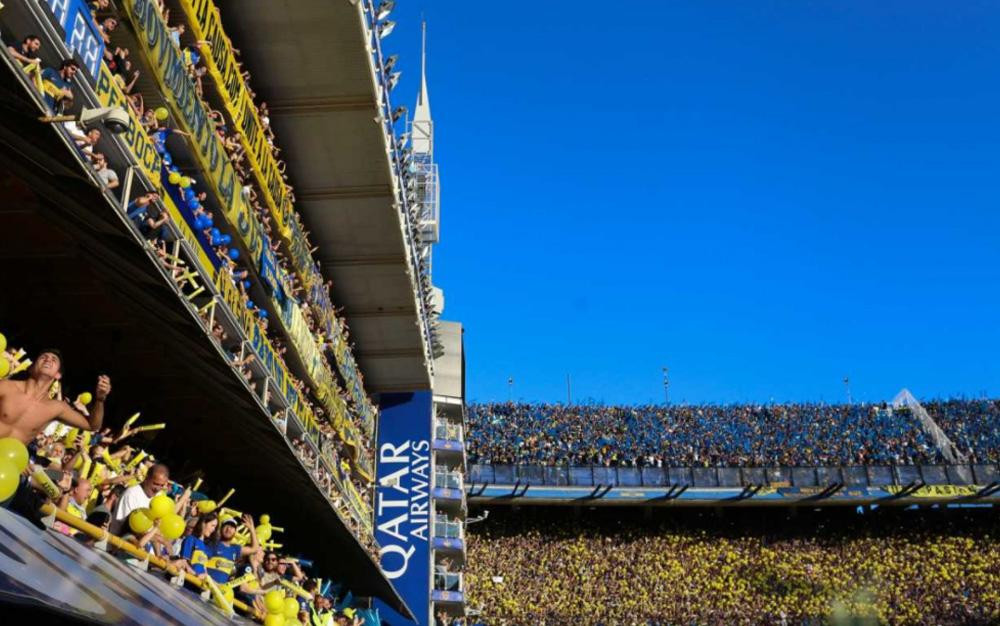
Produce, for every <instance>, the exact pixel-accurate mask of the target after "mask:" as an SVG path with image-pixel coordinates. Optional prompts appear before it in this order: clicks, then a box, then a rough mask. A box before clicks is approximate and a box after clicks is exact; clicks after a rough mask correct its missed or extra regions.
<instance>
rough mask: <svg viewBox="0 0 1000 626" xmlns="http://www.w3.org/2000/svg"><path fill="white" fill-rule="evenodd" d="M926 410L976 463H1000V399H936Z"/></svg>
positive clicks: (925, 404) (926, 404)
mask: <svg viewBox="0 0 1000 626" xmlns="http://www.w3.org/2000/svg"><path fill="white" fill-rule="evenodd" d="M923 407H924V408H925V409H927V413H928V414H929V415H930V416H931V419H933V420H934V421H935V422H936V423H937V425H938V426H940V427H941V429H942V430H944V432H945V434H946V435H947V436H948V438H949V439H951V441H952V443H954V444H955V447H956V448H957V449H958V451H959V453H960V454H964V455H966V456H967V458H968V460H969V461H970V462H972V463H1000V400H989V399H979V400H934V401H931V402H925V403H924V404H923Z"/></svg>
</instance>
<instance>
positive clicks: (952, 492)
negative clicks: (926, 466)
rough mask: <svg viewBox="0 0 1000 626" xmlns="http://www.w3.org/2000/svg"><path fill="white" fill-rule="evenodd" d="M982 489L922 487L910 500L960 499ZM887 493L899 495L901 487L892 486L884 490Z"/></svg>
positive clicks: (955, 486) (963, 486)
mask: <svg viewBox="0 0 1000 626" xmlns="http://www.w3.org/2000/svg"><path fill="white" fill-rule="evenodd" d="M980 489H982V487H980V486H978V485H924V486H923V487H920V488H919V489H917V490H916V491H914V492H913V493H911V494H909V496H910V497H911V498H960V497H962V496H974V495H976V494H977V493H978V492H979V490H980ZM885 490H886V491H888V492H889V493H899V492H900V491H902V490H903V487H900V486H899V485H892V486H890V487H886V488H885Z"/></svg>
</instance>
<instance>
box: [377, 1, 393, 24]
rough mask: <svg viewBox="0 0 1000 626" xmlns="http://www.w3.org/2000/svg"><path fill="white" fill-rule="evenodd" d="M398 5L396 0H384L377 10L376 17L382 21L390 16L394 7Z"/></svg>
mask: <svg viewBox="0 0 1000 626" xmlns="http://www.w3.org/2000/svg"><path fill="white" fill-rule="evenodd" d="M395 6H396V0H383V1H382V2H381V3H380V4H379V5H378V9H376V10H375V19H377V20H378V21H380V22H381V21H382V20H384V19H385V18H387V17H389V14H390V13H392V9H393V8H394V7H395Z"/></svg>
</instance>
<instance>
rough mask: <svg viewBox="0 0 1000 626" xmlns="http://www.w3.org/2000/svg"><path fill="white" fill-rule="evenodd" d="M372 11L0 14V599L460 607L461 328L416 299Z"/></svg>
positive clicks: (136, 9)
mask: <svg viewBox="0 0 1000 626" xmlns="http://www.w3.org/2000/svg"><path fill="white" fill-rule="evenodd" d="M278 5H281V6H278ZM391 5H392V3H391V2H390V3H381V4H378V5H376V4H375V3H374V2H372V1H371V0H363V1H361V2H357V1H354V2H348V1H347V0H343V1H337V2H326V1H320V0H296V1H295V2H291V1H288V2H279V3H272V4H271V5H270V9H271V10H269V11H257V10H249V11H248V10H247V4H246V3H229V2H221V3H218V5H217V3H215V2H213V0H155V1H153V0H96V1H89V2H84V1H83V0H68V1H62V0H59V1H56V0H29V1H26V2H14V3H10V2H8V3H3V4H0V35H2V39H3V49H4V50H3V54H2V55H0V56H2V59H3V60H2V62H0V257H2V258H3V259H4V262H3V267H2V269H0V289H2V290H3V292H4V293H7V294H16V296H14V297H9V298H0V331H2V332H3V333H5V334H4V335H0V342H2V343H3V345H2V346H0V353H2V354H0V411H2V414H3V421H2V422H0V449H2V450H4V451H8V450H9V451H10V459H6V457H5V458H4V459H0V502H2V503H3V505H4V507H3V508H4V509H7V510H0V528H2V529H3V530H4V531H6V532H7V534H8V535H9V536H11V537H17V541H13V540H12V542H11V543H9V544H6V543H5V548H9V549H10V550H11V551H12V554H14V555H16V558H17V559H18V562H23V563H27V565H28V566H29V568H31V569H30V575H27V574H25V573H24V571H23V570H19V569H18V567H17V566H16V565H15V561H8V560H6V557H5V559H4V560H3V561H2V562H3V563H4V565H3V566H2V567H0V602H3V603H5V610H7V609H9V610H10V611H17V615H20V616H23V618H24V619H32V616H33V615H35V613H32V611H33V610H37V609H41V610H43V611H48V612H54V613H56V614H59V615H60V616H61V619H63V620H65V621H72V620H80V621H83V622H91V621H96V622H101V623H137V624H148V623H191V624H197V623H205V622H211V621H225V619H226V618H227V617H228V616H231V615H232V613H233V611H234V610H235V611H236V612H237V613H239V614H240V615H242V617H243V618H245V619H248V620H256V621H263V622H264V623H265V624H269V625H270V626H277V625H279V624H297V623H312V624H318V625H323V626H325V625H327V624H333V623H337V624H342V623H343V624H348V623H353V624H355V625H357V624H361V623H367V624H378V623H379V622H380V621H382V620H388V621H391V622H393V623H397V622H398V623H402V622H403V621H409V620H410V619H411V618H414V617H415V619H416V621H417V622H418V623H429V621H430V617H429V616H430V615H431V612H432V610H438V611H440V610H443V611H447V612H449V613H453V614H460V613H461V612H462V606H463V605H462V597H461V594H457V595H456V594H453V593H451V591H450V590H444V592H443V593H442V590H434V589H432V584H431V576H430V572H431V568H432V563H433V561H434V559H435V558H436V556H435V555H436V551H437V550H440V551H443V553H444V554H447V555H451V556H452V557H453V558H457V559H459V560H464V558H463V555H464V543H463V542H462V541H461V540H460V539H459V536H460V533H458V532H457V531H456V530H455V528H456V526H457V525H460V524H461V518H462V515H464V510H465V509H464V501H465V496H464V492H463V491H462V490H461V489H460V488H454V486H453V485H445V484H444V483H443V482H442V483H441V485H440V486H438V485H435V484H434V480H435V476H436V475H435V470H434V469H432V468H436V470H437V472H438V473H439V474H441V479H440V481H445V480H446V477H449V476H458V475H461V472H462V470H463V468H464V455H463V454H462V443H461V441H460V440H456V439H455V438H454V437H455V436H456V435H455V433H461V420H462V418H463V412H462V407H463V394H464V389H463V387H462V381H463V380H464V378H463V374H462V371H461V369H462V367H463V366H464V361H463V358H462V355H461V350H462V344H461V327H460V326H458V325H454V324H451V323H448V322H441V321H439V316H440V313H441V310H440V309H441V306H442V305H441V303H442V302H443V298H442V296H441V293H440V290H438V289H436V288H435V287H433V285H432V283H431V275H430V258H431V253H430V246H431V245H432V244H433V243H434V242H436V241H437V220H438V213H437V210H438V209H437V197H438V188H437V179H436V165H434V162H433V153H432V147H431V146H432V122H431V120H430V111H429V104H428V100H427V95H426V81H424V84H423V86H422V89H421V92H420V94H419V97H418V108H417V115H416V116H415V117H414V119H412V120H409V119H400V115H399V112H398V109H394V108H393V107H392V103H391V101H390V92H391V90H392V88H393V87H394V86H395V83H396V81H397V80H398V74H394V73H393V72H392V71H391V70H392V65H393V64H394V63H395V57H393V58H392V60H390V59H389V55H388V54H383V52H382V48H381V41H380V40H381V39H382V38H383V37H384V36H385V35H387V34H388V32H389V31H390V30H391V28H392V27H393V26H394V24H393V23H392V22H391V21H389V20H387V15H388V13H389V11H391V9H392V6H391ZM220 9H221V11H220ZM269 20H273V22H272V21H269ZM289 20H291V21H292V22H294V23H291V22H289ZM260 29H265V30H266V31H267V35H266V36H263V35H261V33H260V32H259V31H260ZM331 42H334V43H333V46H334V48H335V49H336V50H337V54H335V55H321V54H320V53H321V52H328V51H329V50H330V46H331ZM283 55H287V56H289V57H290V58H294V59H301V58H303V57H312V58H319V57H320V56H324V57H326V58H327V60H326V61H325V62H324V63H322V64H319V65H310V64H302V63H296V62H294V61H291V60H289V58H285V56H283ZM331 67H332V68H335V69H336V71H334V72H331V71H330V70H331ZM334 75H335V76H338V77H339V78H338V80H326V79H328V78H329V77H330V76H334ZM304 115H305V116H306V117H308V118H309V121H308V123H307V124H304V125H303V124H302V123H301V122H302V120H303V116H304ZM373 118H374V119H375V122H376V123H374V124H373V123H372V119H373ZM404 130H405V131H406V133H405V134H406V135H407V137H409V136H412V137H413V139H414V140H416V139H419V140H420V142H421V143H420V144H419V145H418V144H417V143H414V144H413V145H412V146H409V147H407V146H406V143H407V139H405V138H403V137H401V135H402V134H403V133H402V131H404ZM431 234H433V236H431ZM375 312H377V314H373V313H375ZM8 340H9V342H8ZM8 343H9V345H8ZM53 346H54V347H53ZM435 363H437V364H438V365H437V366H436V365H435ZM95 380H96V381H98V383H97V385H96V387H95V385H94V381H95ZM455 381H458V382H457V383H456V382H455ZM112 389H113V391H112ZM439 403H441V404H443V405H444V406H442V407H441V408H438V407H437V405H438V404H439ZM435 428H436V429H437V430H438V431H439V434H440V436H438V437H437V438H435V437H436V435H435V434H434V433H433V432H432V431H433V430H434V429H435ZM386 445H388V446H391V447H392V448H391V449H393V450H396V453H395V454H389V455H387V454H381V455H380V454H378V453H377V451H378V450H379V449H383V450H384V449H385V446H386ZM456 452H457V454H456ZM4 454H5V455H6V452H4ZM22 457H23V458H22ZM432 457H433V459H434V461H433V462H432V461H430V459H431V458H432ZM404 459H405V460H406V462H407V466H406V468H405V469H406V474H407V476H406V477H405V478H403V479H399V480H397V481H396V482H395V483H393V484H392V485H391V486H389V487H385V486H383V485H382V484H380V483H378V481H377V480H376V479H377V478H378V477H379V476H381V475H383V474H392V475H394V476H398V475H399V463H401V462H402V461H403V460H404ZM22 461H23V463H22ZM8 465H9V466H8ZM12 468H13V469H12ZM14 469H16V470H17V471H14ZM18 474H24V476H23V477H22V478H21V480H20V481H18V480H17V475H18ZM29 475H30V478H28V476H29ZM440 481H439V482H440ZM403 485H412V491H413V495H412V497H411V498H408V499H406V500H405V501H403V502H404V504H403V505H399V504H398V502H400V501H401V500H400V499H399V498H391V499H390V498H387V497H386V494H387V493H389V492H393V491H398V490H400V489H401V488H403ZM394 507H398V508H401V509H403V511H402V513H403V515H402V517H400V512H399V511H396V510H395V509H394ZM250 512H253V515H250V514H249V513H250ZM386 516H388V517H386ZM272 518H273V520H274V523H273V525H272V523H271V519H272ZM387 521H388V522H389V525H388V526H386V525H385V522H387ZM35 526H38V527H41V528H45V529H47V530H44V531H41V532H40V531H39V530H38V529H37V528H35ZM386 528H389V531H388V532H387V531H386V530H385V529H386ZM403 532H405V533H406V534H405V540H403V541H402V543H400V542H399V541H397V539H396V538H397V537H402V536H403V535H401V534H400V533H403ZM32 533H34V534H32ZM39 533H40V534H39ZM279 533H280V534H279ZM432 540H433V542H434V543H433V546H432ZM39 554H41V555H44V557H42V558H40V559H39V558H35V557H33V556H31V555H39ZM400 559H402V565H400V563H399V560H400ZM123 568H124V569H126V570H129V574H128V576H122V574H121V570H122V569H123ZM136 568H138V569H142V570H148V573H141V574H136V573H135V569H136ZM143 576H148V577H150V578H149V581H148V583H147V582H144V580H145V579H144V578H143ZM57 579H58V580H57ZM62 581H65V583H66V584H64V585H63V584H61V582H62ZM114 581H120V584H118V583H116V582H114ZM57 582H58V583H60V584H57ZM53 586H58V587H59V588H60V593H59V594H56V595H53V594H52V593H51V587H53ZM151 590H152V591H151ZM190 592H193V593H190ZM202 600H205V601H207V602H208V603H209V604H203V603H202ZM279 605H280V606H279ZM12 614H13V613H12ZM219 618H222V619H221V620H220V619H219Z"/></svg>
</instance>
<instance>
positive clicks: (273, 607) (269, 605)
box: [264, 589, 285, 617]
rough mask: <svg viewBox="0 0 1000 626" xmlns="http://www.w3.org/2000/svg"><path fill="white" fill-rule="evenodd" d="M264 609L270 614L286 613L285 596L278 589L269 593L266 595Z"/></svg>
mask: <svg viewBox="0 0 1000 626" xmlns="http://www.w3.org/2000/svg"><path fill="white" fill-rule="evenodd" d="M264 608H266V609H267V612H268V613H271V614H274V613H277V614H279V615H281V614H282V613H284V611H285V594H284V593H282V592H281V591H279V590H277V589H272V590H271V591H268V592H267V593H266V594H264ZM282 617H284V616H283V615H282Z"/></svg>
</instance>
